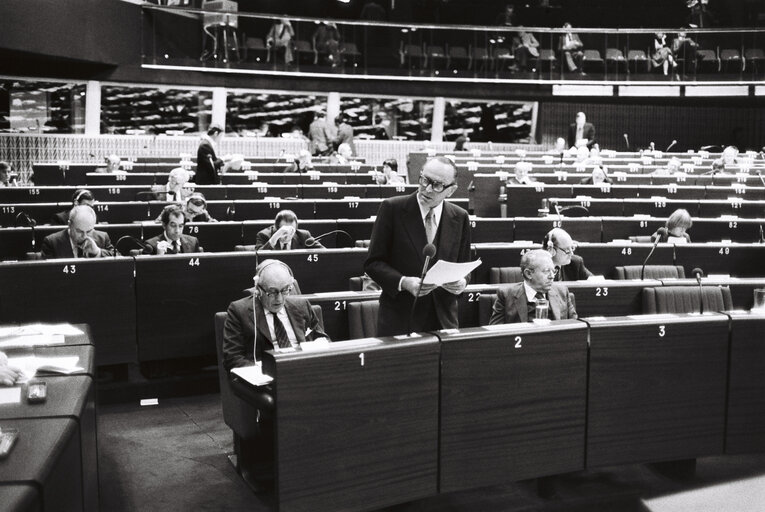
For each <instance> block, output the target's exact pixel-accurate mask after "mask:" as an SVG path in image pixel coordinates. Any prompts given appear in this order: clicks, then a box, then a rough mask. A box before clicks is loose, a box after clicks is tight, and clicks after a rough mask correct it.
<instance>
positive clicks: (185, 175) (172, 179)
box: [160, 167, 191, 203]
mask: <svg viewBox="0 0 765 512" xmlns="http://www.w3.org/2000/svg"><path fill="white" fill-rule="evenodd" d="M188 182H189V171H187V170H186V169H184V168H183V167H176V168H175V169H173V170H172V171H170V174H169V175H168V176H167V183H166V184H165V190H164V191H163V192H164V193H160V194H161V195H163V196H164V197H160V200H162V199H164V200H165V201H168V202H174V203H181V202H183V201H184V200H185V199H186V198H187V197H189V196H190V195H191V189H189V188H185V186H186V184H187V183H188Z"/></svg>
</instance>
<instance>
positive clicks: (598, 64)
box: [582, 50, 603, 71]
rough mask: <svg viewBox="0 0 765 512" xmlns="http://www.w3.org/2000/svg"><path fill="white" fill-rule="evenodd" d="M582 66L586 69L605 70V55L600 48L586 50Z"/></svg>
mask: <svg viewBox="0 0 765 512" xmlns="http://www.w3.org/2000/svg"><path fill="white" fill-rule="evenodd" d="M582 66H583V67H584V69H585V70H586V71H603V57H601V56H600V52H599V51H598V50H585V51H584V58H583V60H582Z"/></svg>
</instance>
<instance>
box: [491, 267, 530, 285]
mask: <svg viewBox="0 0 765 512" xmlns="http://www.w3.org/2000/svg"><path fill="white" fill-rule="evenodd" d="M521 281H523V273H522V272H521V267H492V268H490V269H489V283H490V284H500V283H520V282H521Z"/></svg>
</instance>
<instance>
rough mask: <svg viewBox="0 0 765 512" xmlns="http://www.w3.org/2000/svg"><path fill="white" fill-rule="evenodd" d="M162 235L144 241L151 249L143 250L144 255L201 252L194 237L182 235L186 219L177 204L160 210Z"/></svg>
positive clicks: (197, 240)
mask: <svg viewBox="0 0 765 512" xmlns="http://www.w3.org/2000/svg"><path fill="white" fill-rule="evenodd" d="M160 218H161V219H162V230H163V231H162V234H160V235H157V236H155V237H152V238H149V239H148V240H146V245H148V246H150V247H151V250H149V249H148V248H147V249H146V250H144V253H146V254H157V255H159V256H162V255H164V254H180V253H184V254H185V253H193V252H202V247H200V245H199V239H198V238H197V237H195V236H191V235H184V234H183V226H184V225H185V224H186V217H185V216H184V214H183V210H182V209H181V207H180V206H178V205H177V204H171V205H167V206H166V207H165V209H164V210H162V215H160Z"/></svg>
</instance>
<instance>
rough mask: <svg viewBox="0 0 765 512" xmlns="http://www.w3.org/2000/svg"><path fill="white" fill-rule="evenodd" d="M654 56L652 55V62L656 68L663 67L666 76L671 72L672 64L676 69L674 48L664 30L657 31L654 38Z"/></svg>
mask: <svg viewBox="0 0 765 512" xmlns="http://www.w3.org/2000/svg"><path fill="white" fill-rule="evenodd" d="M653 49H654V51H653V56H651V64H652V65H653V67H654V68H658V67H661V68H662V70H663V71H664V76H667V75H668V74H669V68H670V66H672V68H673V69H674V68H675V67H677V62H675V56H674V55H673V54H672V49H671V48H670V47H669V44H667V36H666V35H665V34H664V32H657V33H656V35H655V36H654V38H653Z"/></svg>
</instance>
